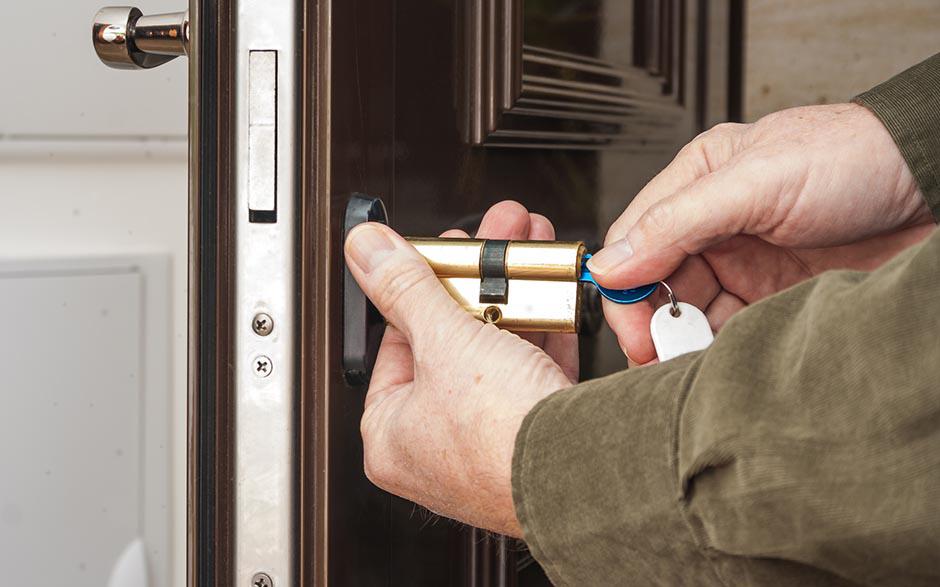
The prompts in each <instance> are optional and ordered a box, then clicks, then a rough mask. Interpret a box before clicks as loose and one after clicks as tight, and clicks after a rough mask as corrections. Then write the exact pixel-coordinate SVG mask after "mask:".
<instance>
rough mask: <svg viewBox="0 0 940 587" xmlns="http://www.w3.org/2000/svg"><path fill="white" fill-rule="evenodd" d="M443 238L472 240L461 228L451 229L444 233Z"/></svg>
mask: <svg viewBox="0 0 940 587" xmlns="http://www.w3.org/2000/svg"><path fill="white" fill-rule="evenodd" d="M441 238H470V235H469V234H467V233H466V232H464V231H462V230H460V229H459V228H451V229H450V230H445V231H444V232H442V233H441Z"/></svg>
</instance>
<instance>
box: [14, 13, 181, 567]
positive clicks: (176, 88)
mask: <svg viewBox="0 0 940 587" xmlns="http://www.w3.org/2000/svg"><path fill="white" fill-rule="evenodd" d="M185 4H186V2H184V1H182V0H149V1H148V2H147V3H146V4H145V5H142V6H141V8H142V9H144V10H145V12H147V13H152V12H171V11H174V10H182V9H184V8H185ZM99 7H100V4H99V1H98V0H69V1H68V2H62V1H56V0H31V1H29V2H2V3H0V22H4V23H8V24H9V25H11V26H8V27H6V29H5V32H4V35H3V37H2V39H0V50H2V53H0V55H2V57H0V87H2V91H0V257H3V258H6V259H21V258H24V257H62V256H86V255H100V254H105V255H115V254H122V253H130V252H143V251H146V252H166V253H169V254H170V255H171V258H172V267H171V284H170V287H171V291H172V314H171V317H170V319H171V321H172V324H171V333H172V334H171V340H172V350H171V356H172V373H171V381H172V390H171V394H172V407H171V419H172V432H171V450H172V455H173V459H172V467H171V468H172V471H171V473H170V482H171V484H172V497H173V499H172V507H171V509H172V519H173V525H172V536H173V549H172V550H173V556H172V573H173V574H172V577H173V580H172V581H171V582H170V584H171V585H183V584H184V582H185V512H186V509H185V493H186V478H185V471H186V469H185V459H186V279H187V278H186V275H187V264H186V247H187V241H186V239H187V181H186V173H187V168H186V74H187V72H186V65H187V64H186V62H185V60H183V59H178V60H176V61H174V62H172V63H170V64H168V65H165V66H163V67H160V68H157V69H154V70H151V71H117V70H110V69H107V68H105V67H104V66H103V65H102V64H101V63H100V62H98V60H97V58H96V56H95V53H94V51H93V49H92V47H91V33H90V30H91V21H92V18H93V17H94V14H95V12H96V11H97V9H98V8H99ZM14 23H32V24H30V26H19V25H17V26H13V25H14ZM37 351H40V352H41V349H37ZM85 351H86V352H88V353H89V355H90V356H91V355H92V354H93V352H94V350H93V349H85ZM7 392H8V391H4V390H0V393H7Z"/></svg>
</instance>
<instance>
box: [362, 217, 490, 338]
mask: <svg viewBox="0 0 940 587" xmlns="http://www.w3.org/2000/svg"><path fill="white" fill-rule="evenodd" d="M345 253H346V264H347V266H348V267H349V271H350V273H351V274H352V276H353V277H354V278H355V279H356V281H357V282H358V283H359V286H360V287H361V288H362V291H363V292H364V293H365V294H366V296H368V298H369V299H370V300H372V303H374V304H375V306H376V308H378V310H379V311H380V312H381V313H382V315H383V316H385V318H386V319H387V320H388V321H389V322H391V323H392V324H393V325H395V326H396V327H397V328H398V329H399V330H401V332H402V333H403V334H404V335H405V337H406V338H407V339H408V342H409V343H411V347H412V349H413V350H414V352H415V353H416V354H418V355H420V354H421V350H422V349H440V348H446V347H447V346H448V342H449V339H450V338H451V337H452V336H454V335H457V334H459V332H460V330H461V328H472V326H470V323H473V324H477V322H476V321H475V320H474V319H473V318H471V317H470V315H469V314H467V313H466V312H464V311H463V310H462V309H461V308H460V306H459V305H458V304H457V302H455V301H454V299H453V298H451V297H450V294H448V293H447V291H446V290H445V289H444V287H443V286H442V285H441V283H440V282H439V281H438V279H437V276H435V275H434V272H433V271H432V270H431V268H430V267H429V266H428V264H427V262H426V261H425V260H424V258H423V257H422V256H421V255H420V254H419V253H418V251H416V250H415V248H414V247H412V246H411V245H410V244H408V243H407V242H406V241H405V240H404V239H403V238H402V237H400V236H399V235H398V234H396V233H395V231H393V230H392V229H391V228H389V227H387V226H385V225H382V224H376V223H373V222H369V223H366V224H361V225H359V226H357V227H355V228H354V229H352V230H351V231H350V233H349V236H348V237H347V239H346V246H345ZM468 321H469V322H468Z"/></svg>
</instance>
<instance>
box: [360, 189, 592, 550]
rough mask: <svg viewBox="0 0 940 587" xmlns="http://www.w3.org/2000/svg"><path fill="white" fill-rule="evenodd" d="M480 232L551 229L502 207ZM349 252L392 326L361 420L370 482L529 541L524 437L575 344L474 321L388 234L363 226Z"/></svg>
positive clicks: (529, 234) (516, 208)
mask: <svg viewBox="0 0 940 587" xmlns="http://www.w3.org/2000/svg"><path fill="white" fill-rule="evenodd" d="M444 236H452V237H453V236H465V235H464V234H463V233H460V232H458V231H450V232H448V233H445V235H444ZM478 236H479V237H481V238H514V239H526V238H532V239H549V238H553V237H554V230H553V229H552V228H551V224H550V223H548V221H547V220H545V219H544V218H543V217H541V216H538V215H534V214H529V213H528V212H527V211H526V210H525V209H524V208H522V207H521V206H520V205H519V204H516V203H513V202H504V203H502V204H499V205H497V206H495V207H494V208H493V209H491V210H490V212H489V213H487V215H486V216H485V217H484V219H483V222H482V224H481V226H480V231H479V234H478ZM345 252H346V262H347V264H348V266H349V270H350V272H351V273H352V275H353V277H354V278H355V279H356V281H357V282H359V285H360V287H361V288H362V290H363V291H364V292H365V294H366V295H367V296H368V297H369V299H371V300H372V302H373V303H374V304H375V305H376V307H377V308H378V309H379V311H380V312H381V313H382V315H384V316H385V317H386V319H387V320H388V321H389V326H388V327H387V328H386V331H385V337H384V339H383V341H382V346H381V348H380V349H379V355H378V358H377V360H376V364H375V368H374V369H373V373H372V380H371V383H370V385H369V391H368V394H367V396H366V401H365V410H364V413H363V416H362V423H361V430H362V440H363V449H364V466H365V471H366V476H367V477H368V478H369V479H370V480H371V481H372V482H373V483H375V484H376V485H378V486H379V487H382V488H383V489H386V490H387V491H390V492H392V493H394V494H396V495H400V496H402V497H404V498H406V499H410V500H412V501H414V502H416V503H419V504H421V505H423V506H425V507H427V508H428V509H430V510H431V511H433V512H435V513H438V514H441V515H444V516H447V517H450V518H454V519H456V520H460V521H462V522H466V523H468V524H472V525H474V526H478V527H481V528H486V529H489V530H493V531H496V532H500V533H503V534H507V535H510V536H521V534H522V530H521V528H520V526H519V522H518V520H517V518H516V514H515V508H514V506H513V501H512V454H513V448H514V446H515V438H516V433H517V432H518V431H519V428H520V426H521V425H522V420H523V418H525V416H526V414H527V413H528V412H529V411H530V410H531V409H532V407H533V406H535V404H536V403H537V402H538V401H539V400H541V399H543V398H544V397H546V396H548V395H550V394H552V393H554V392H555V391H558V390H560V389H564V388H566V387H569V386H570V385H571V384H572V382H573V380H574V379H575V378H576V375H577V340H576V338H575V337H574V336H573V335H567V336H566V335H550V336H538V337H530V340H525V339H523V338H521V337H519V336H517V335H515V334H513V333H511V332H508V331H505V330H500V329H499V328H497V327H495V326H493V325H492V324H484V323H482V322H478V321H477V320H475V319H474V318H472V317H471V316H470V315H469V314H468V313H467V312H466V311H464V310H463V309H462V308H461V307H460V306H459V305H458V304H457V303H456V302H455V301H454V300H453V299H452V298H451V297H450V295H449V294H448V293H447V292H446V290H445V289H444V288H443V286H442V285H441V284H440V282H439V281H438V279H437V277H436V276H435V275H434V273H433V272H432V271H431V268H430V267H429V266H428V265H427V263H426V262H425V261H424V258H423V257H421V255H419V254H418V252H417V251H416V250H415V249H414V247H412V246H411V245H410V244H408V243H407V242H406V241H405V240H404V239H402V238H401V237H400V236H399V235H397V234H396V233H395V232H394V231H392V230H391V229H390V228H388V227H386V226H383V225H379V224H372V223H370V224H364V225H361V226H358V227H356V228H355V229H353V230H352V231H351V232H350V234H349V237H348V238H347V240H346V247H345ZM533 343H535V344H533ZM537 344H544V345H545V349H544V350H543V349H542V348H540V347H539V346H537Z"/></svg>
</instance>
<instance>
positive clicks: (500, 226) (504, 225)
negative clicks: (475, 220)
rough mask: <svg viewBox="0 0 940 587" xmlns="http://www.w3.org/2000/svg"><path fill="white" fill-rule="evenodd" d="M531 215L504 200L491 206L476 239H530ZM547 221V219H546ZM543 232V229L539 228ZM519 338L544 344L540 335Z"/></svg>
mask: <svg viewBox="0 0 940 587" xmlns="http://www.w3.org/2000/svg"><path fill="white" fill-rule="evenodd" d="M531 221H532V215H531V214H529V211H528V210H527V209H526V208H525V206H523V205H522V204H520V203H518V202H515V201H512V200H505V201H503V202H500V203H498V204H495V205H493V206H492V207H491V208H490V209H489V210H487V212H486V214H485V215H484V216H483V220H481V221H480V229H479V230H478V231H477V238H486V239H500V240H528V239H530V238H531V229H532V226H531ZM546 221H547V219H546ZM541 230H543V231H544V227H542V228H541ZM518 334H519V336H521V337H522V338H524V339H525V340H527V341H529V342H531V343H532V344H534V345H536V346H539V347H541V346H543V345H544V344H545V335H544V334H542V333H528V332H523V333H518Z"/></svg>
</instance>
